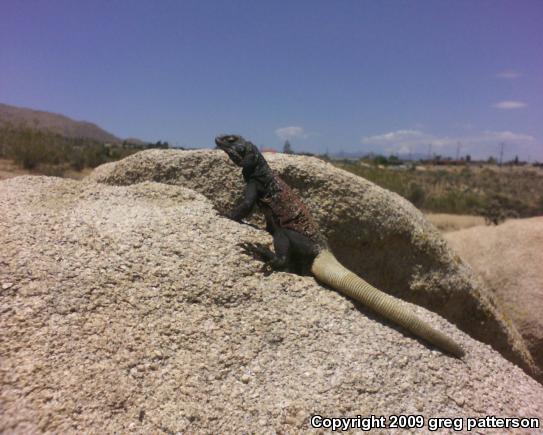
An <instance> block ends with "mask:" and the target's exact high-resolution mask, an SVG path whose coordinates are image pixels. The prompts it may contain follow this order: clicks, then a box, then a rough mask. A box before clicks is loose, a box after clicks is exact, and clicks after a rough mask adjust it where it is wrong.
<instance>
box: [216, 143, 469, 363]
mask: <svg viewBox="0 0 543 435" xmlns="http://www.w3.org/2000/svg"><path fill="white" fill-rule="evenodd" d="M215 144H216V145H217V148H219V149H221V150H223V151H224V152H226V154H227V155H228V157H229V158H230V160H231V161H232V162H233V163H234V164H235V165H236V166H238V167H240V168H241V169H242V171H241V172H242V175H243V178H244V180H245V193H244V197H243V199H242V201H241V202H240V203H239V204H238V205H237V206H236V207H235V208H234V209H233V210H232V211H231V212H229V213H228V214H227V216H228V217H229V218H230V219H233V220H234V221H237V222H241V221H242V220H243V219H244V218H246V217H247V216H249V215H250V214H251V212H252V210H253V208H254V206H255V205H256V206H257V207H258V208H259V209H260V210H261V211H262V213H263V214H264V217H265V220H266V231H267V232H269V233H270V234H271V236H272V238H273V246H274V250H275V252H272V251H270V250H268V249H265V248H261V247H257V246H250V245H249V244H244V245H243V247H244V248H246V250H251V251H252V252H253V253H257V254H258V255H260V256H261V257H264V259H265V260H266V263H265V266H264V268H265V269H267V270H269V271H273V270H276V271H288V272H295V273H300V274H307V273H309V272H310V273H311V274H312V275H313V276H314V277H315V278H316V279H317V280H318V281H320V282H322V283H324V284H325V285H327V286H329V287H331V288H333V289H335V290H337V291H339V292H341V293H343V294H345V295H347V296H349V297H350V298H352V299H354V300H355V301H358V302H360V303H362V304H363V305H365V306H367V307H369V308H370V309H372V310H373V311H375V312H376V313H378V314H379V315H381V316H383V317H385V318H387V319H389V320H391V321H393V322H394V323H396V324H398V325H400V326H402V327H403V328H405V329H407V330H408V331H410V332H411V333H412V334H414V335H416V336H418V337H419V338H422V339H424V340H426V341H427V342H429V343H431V344H433V345H434V346H436V347H437V348H439V349H441V350H444V351H446V352H447V353H449V354H451V355H453V356H455V357H457V358H462V357H463V356H464V354H465V352H464V350H463V349H462V347H461V346H460V345H458V344H457V343H456V342H454V341H453V340H452V339H451V338H449V337H447V336H446V335H445V334H443V333H442V332H441V331H438V330H436V329H434V328H433V327H432V326H430V325H429V324H428V323H426V322H424V321H422V320H421V319H420V318H418V317H417V316H416V315H415V314H414V313H413V312H412V310H410V309H409V308H408V307H406V306H405V305H404V304H403V303H402V302H400V300H398V299H397V298H395V297H393V296H391V295H389V294H387V293H385V292H383V291H382V290H379V289H377V288H375V287H374V286H372V285H371V284H369V283H368V282H366V281H365V280H363V279H362V278H361V277H359V276H358V275H356V274H355V273H353V272H351V271H350V270H348V269H347V268H346V267H344V266H343V265H342V264H341V263H340V262H339V261H338V260H337V259H336V258H335V256H334V255H333V254H332V252H331V251H330V249H329V247H328V243H327V241H326V238H325V236H324V235H323V234H322V232H321V231H320V229H319V227H318V225H317V223H316V221H315V220H314V219H313V217H312V215H311V213H310V212H309V210H308V208H307V207H306V206H305V205H304V203H303V202H302V201H301V199H300V198H299V197H298V195H296V193H294V191H293V190H292V189H291V188H290V187H289V186H288V185H287V183H285V181H283V180H282V179H281V178H280V177H279V176H278V175H277V174H276V173H275V172H274V171H273V170H272V169H271V168H270V166H269V165H268V163H267V161H266V160H265V158H264V156H263V155H262V154H261V153H260V151H259V150H258V148H257V147H256V146H255V145H254V144H253V143H251V142H250V141H248V140H246V139H244V138H243V137H242V136H239V135H234V134H228V135H220V136H217V137H216V138H215Z"/></svg>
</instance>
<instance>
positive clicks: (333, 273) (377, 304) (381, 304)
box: [311, 250, 464, 358]
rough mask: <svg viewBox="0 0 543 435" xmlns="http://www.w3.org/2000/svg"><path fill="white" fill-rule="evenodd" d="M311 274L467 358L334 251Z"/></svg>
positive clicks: (326, 253) (324, 255)
mask: <svg viewBox="0 0 543 435" xmlns="http://www.w3.org/2000/svg"><path fill="white" fill-rule="evenodd" d="M311 271H312V272H313V274H314V275H315V277H316V278H317V279H318V280H319V281H321V282H323V283H324V284H326V285H329V286H330V287H332V288H334V289H336V290H338V291H340V292H342V293H343V294H345V295H347V296H349V297H351V298H352V299H354V300H356V301H358V302H361V303H362V304H364V305H365V306H367V307H369V308H371V309H372V310H373V311H375V312H376V313H378V314H380V315H381V316H383V317H386V318H387V319H389V320H392V321H393V322H394V323H396V324H398V325H400V326H402V327H404V328H405V329H407V330H408V331H410V332H412V333H413V334H415V335H416V336H418V337H420V338H423V339H424V340H426V341H428V342H430V343H432V344H433V345H435V346H436V347H438V348H440V349H442V350H445V351H447V352H449V353H450V354H452V355H454V356H456V357H458V358H462V357H463V356H464V349H462V348H461V347H460V346H459V345H458V344H457V343H455V342H454V341H453V340H451V339H450V338H449V337H447V336H446V335H445V334H443V333H442V332H440V331H438V330H436V329H434V328H432V327H431V326H430V325H428V324H427V323H425V322H423V321H422V320H421V319H419V318H418V317H417V316H415V314H414V313H413V312H411V310H409V309H408V308H407V307H406V306H405V305H403V304H402V303H401V302H400V300H398V299H396V298H395V297H393V296H391V295H389V294H387V293H384V292H382V291H381V290H378V289H376V288H375V287H373V286H372V285H370V284H368V283H367V282H366V281H364V280H363V279H362V278H360V277H359V276H358V275H356V274H354V273H353V272H351V271H350V270H349V269H347V268H346V267H344V266H343V265H342V264H341V263H340V262H339V261H338V260H337V259H336V258H335V257H334V255H333V254H332V253H331V252H330V251H328V250H324V251H322V252H321V253H320V254H319V255H318V256H317V257H316V258H315V261H314V262H313V265H312V266H311Z"/></svg>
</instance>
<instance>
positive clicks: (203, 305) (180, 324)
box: [0, 177, 543, 433]
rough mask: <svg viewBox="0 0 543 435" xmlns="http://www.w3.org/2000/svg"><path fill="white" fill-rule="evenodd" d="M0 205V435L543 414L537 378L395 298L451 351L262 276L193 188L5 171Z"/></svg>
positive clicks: (273, 429)
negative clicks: (454, 350)
mask: <svg viewBox="0 0 543 435" xmlns="http://www.w3.org/2000/svg"><path fill="white" fill-rule="evenodd" d="M0 209H1V210H2V213H1V214H0V229H1V231H0V243H1V246H2V249H1V250H0V264H1V268H0V283H1V289H2V290H1V291H2V292H1V298H0V310H1V312H2V315H1V316H0V330H1V331H2V341H1V342H0V352H1V355H2V363H1V372H0V373H1V377H0V388H1V391H2V394H1V395H0V409H2V412H1V413H0V432H2V433H38V432H49V433H82V432H90V433H159V432H160V433H161V432H166V433H217V432H218V433H241V432H243V433H263V432H267V433H293V432H301V431H302V430H304V429H308V428H309V418H310V416H311V415H313V414H320V415H322V416H328V417H331V416H334V417H337V416H340V415H343V416H352V417H356V416H357V415H361V416H370V415H372V414H373V415H376V416H390V415H393V414H395V415H398V414H405V415H407V414H411V415H413V414H416V415H421V416H425V417H426V420H425V422H424V425H425V427H428V424H429V421H428V418H429V417H454V418H457V419H459V420H458V422H459V423H462V424H463V425H464V428H466V423H467V420H466V419H467V418H468V417H470V418H473V417H484V416H497V417H516V418H519V417H530V418H539V419H542V418H543V386H541V385H540V384H538V383H537V382H536V381H535V380H533V379H532V378H530V377H529V376H527V375H526V374H525V373H523V371H522V370H521V369H520V368H518V367H516V366H515V365H513V364H512V363H510V362H509V361H507V360H505V359H504V358H503V357H502V356H501V355H499V354H498V353H497V352H495V351H494V350H492V349H491V348H490V347H489V346H486V345H484V344H482V343H480V342H477V341H475V340H474V339H472V338H471V337H469V336H468V335H466V334H464V333H462V332H461V331H459V330H458V329H456V328H455V327H454V326H453V325H452V324H450V323H448V322H447V321H445V320H444V319H443V318H441V317H439V316H438V315H437V314H435V313H432V312H430V311H427V310H426V309H424V308H421V307H417V306H412V309H414V310H415V311H416V312H417V314H418V315H419V316H420V317H422V318H423V319H425V320H426V321H428V322H429V323H431V324H432V325H434V326H435V327H437V328H439V329H441V330H443V331H444V332H446V333H447V334H448V335H450V336H451V337H453V338H454V339H455V340H456V341H458V342H459V343H460V344H461V345H462V346H463V347H464V348H465V349H466V351H467V355H466V356H465V357H464V358H463V360H459V359H456V358H452V357H449V356H447V355H445V354H443V353H442V352H440V351H438V350H436V349H433V348H431V347H428V346H427V345H426V344H425V343H422V342H420V341H419V340H417V339H415V338H413V337H412V336H410V335H408V334H404V333H403V331H399V330H397V329H396V328H395V327H394V326H393V325H391V324H389V323H388V322H385V321H383V320H382V319H379V318H376V317H374V316H373V315H372V314H371V313H369V312H367V311H366V310H365V309H364V308H363V307H357V306H355V305H354V304H353V303H352V302H351V301H350V300H348V299H346V298H344V297H343V296H341V295H340V294H338V293H336V292H334V291H330V290H327V289H326V288H324V287H322V286H320V285H318V284H317V283H316V282H315V280H314V279H313V278H312V277H301V276H296V275H293V274H288V273H274V274H272V275H270V276H264V275H262V274H261V273H260V272H259V269H260V266H261V264H260V263H259V262H258V261H256V260H254V259H252V258H250V257H248V256H246V255H245V254H243V253H242V250H241V249H240V248H239V247H238V246H237V244H238V242H239V241H240V240H245V241H252V242H258V243H266V242H269V236H268V235H267V234H265V233H264V232H262V231H259V230H256V229H254V228H252V227H250V226H247V225H239V224H237V223H235V222H232V221H230V220H227V219H225V218H222V217H220V216H218V215H217V213H216V212H215V210H213V207H212V204H211V203H210V202H209V201H208V200H206V199H205V198H204V197H203V196H202V195H200V194H198V193H196V192H194V191H191V190H188V189H186V188H182V187H176V186H168V185H165V184H158V183H150V182H145V183H142V184H138V185H135V186H129V187H114V186H107V185H100V184H95V183H81V182H75V181H68V180H62V179H58V178H48V177H18V178H13V179H10V180H6V181H2V182H0ZM389 421H390V420H389ZM378 432H383V431H378ZM451 432H452V429H451ZM493 432H494V433H503V432H504V429H503V428H502V429H498V430H497V431H488V432H487V431H485V433H493ZM524 432H525V433H533V430H532V431H529V430H525V431H524ZM384 433H389V432H384Z"/></svg>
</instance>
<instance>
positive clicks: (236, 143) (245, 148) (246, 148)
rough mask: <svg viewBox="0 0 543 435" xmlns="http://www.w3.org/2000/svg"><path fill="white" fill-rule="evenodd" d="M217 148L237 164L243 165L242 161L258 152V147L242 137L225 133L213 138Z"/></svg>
mask: <svg viewBox="0 0 543 435" xmlns="http://www.w3.org/2000/svg"><path fill="white" fill-rule="evenodd" d="M215 144H216V145H217V148H220V149H221V150H223V151H224V152H225V153H226V154H228V157H230V160H232V162H234V163H235V164H236V165H238V166H242V167H243V166H245V164H244V162H246V161H247V160H248V159H251V157H253V155H254V156H255V157H256V155H257V154H259V152H258V149H257V148H256V147H255V146H254V145H253V144H252V143H251V142H249V141H247V140H245V139H244V138H243V137H241V136H238V135H235V134H225V135H222V136H217V137H216V138H215Z"/></svg>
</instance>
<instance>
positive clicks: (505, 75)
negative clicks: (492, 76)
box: [496, 70, 522, 80]
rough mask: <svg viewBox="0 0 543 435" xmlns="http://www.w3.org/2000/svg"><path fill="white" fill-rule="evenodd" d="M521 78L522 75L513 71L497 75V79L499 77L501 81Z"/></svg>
mask: <svg viewBox="0 0 543 435" xmlns="http://www.w3.org/2000/svg"><path fill="white" fill-rule="evenodd" d="M521 76H522V74H521V73H519V72H517V71H512V70H507V71H502V72H499V73H498V74H496V77H498V78H499V79H506V80H514V79H518V78H519V77H521Z"/></svg>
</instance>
